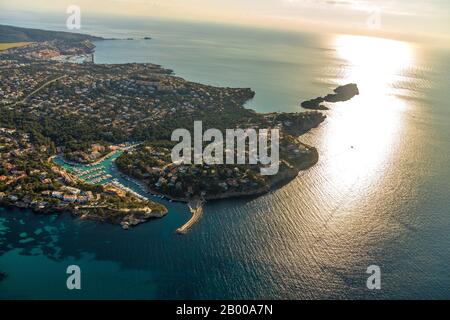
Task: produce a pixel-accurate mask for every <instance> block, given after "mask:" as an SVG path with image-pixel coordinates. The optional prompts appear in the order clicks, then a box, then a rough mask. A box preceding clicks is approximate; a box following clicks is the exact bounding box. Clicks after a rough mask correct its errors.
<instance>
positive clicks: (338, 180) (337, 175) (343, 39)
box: [324, 36, 414, 197]
mask: <svg viewBox="0 0 450 320" xmlns="http://www.w3.org/2000/svg"><path fill="white" fill-rule="evenodd" d="M334 49H335V54H336V56H335V58H336V59H337V61H339V63H340V64H341V65H340V67H339V75H340V77H338V78H337V79H336V82H337V83H336V84H337V85H342V84H347V83H356V84H357V85H358V87H359V91H360V95H359V96H356V97H355V98H353V99H352V100H350V101H347V102H343V103H338V104H335V105H334V106H331V108H332V109H333V110H332V111H330V113H329V119H328V121H329V124H328V128H327V131H326V133H325V136H324V144H325V146H326V148H325V149H326V152H327V157H328V159H329V161H328V162H329V163H330V165H327V169H326V170H329V172H328V177H330V178H331V179H332V180H333V183H332V184H333V186H334V188H338V189H340V191H344V190H346V191H347V192H350V191H351V193H352V197H355V196H357V195H358V194H359V195H362V194H367V192H370V188H371V187H373V184H374V183H375V184H376V183H377V181H378V179H379V178H380V177H382V176H383V174H384V171H385V169H386V167H387V166H388V163H389V160H390V159H391V158H392V157H391V156H392V155H393V154H394V153H395V152H396V151H395V148H396V145H397V143H398V142H399V141H400V139H401V129H402V115H403V111H404V110H405V108H406V107H407V101H405V100H403V99H402V98H401V97H400V94H399V93H400V92H399V91H398V90H399V89H398V84H399V83H400V81H402V79H404V77H406V76H407V71H408V68H409V67H410V66H411V65H412V64H413V63H414V52H413V49H412V46H410V45H409V44H408V43H404V42H400V41H394V40H386V39H381V38H371V37H362V36H338V37H337V38H336V39H335V43H334Z"/></svg>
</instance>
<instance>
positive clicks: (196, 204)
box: [177, 198, 204, 234]
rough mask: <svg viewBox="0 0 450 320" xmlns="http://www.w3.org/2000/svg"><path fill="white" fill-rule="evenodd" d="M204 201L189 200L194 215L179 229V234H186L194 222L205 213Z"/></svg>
mask: <svg viewBox="0 0 450 320" xmlns="http://www.w3.org/2000/svg"><path fill="white" fill-rule="evenodd" d="M203 203H204V201H203V200H201V199H198V198H196V199H193V200H191V201H189V203H188V206H189V210H190V211H191V212H192V217H191V219H189V221H188V222H186V223H185V224H184V225H183V226H181V227H180V228H178V229H177V233H178V234H186V233H187V232H188V231H189V230H190V229H191V228H192V226H193V225H194V224H196V223H197V222H198V221H199V220H200V218H201V217H202V215H203Z"/></svg>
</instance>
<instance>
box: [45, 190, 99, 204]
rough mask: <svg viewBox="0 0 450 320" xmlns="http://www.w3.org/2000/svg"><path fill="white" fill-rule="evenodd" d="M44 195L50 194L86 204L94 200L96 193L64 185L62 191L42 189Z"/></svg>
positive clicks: (53, 196) (67, 200) (56, 197)
mask: <svg viewBox="0 0 450 320" xmlns="http://www.w3.org/2000/svg"><path fill="white" fill-rule="evenodd" d="M42 195H44V196H50V197H52V198H55V199H59V200H62V201H64V202H67V203H81V204H85V203H88V202H90V201H92V200H94V194H93V193H92V192H91V191H81V190H80V189H77V188H73V187H69V186H64V187H62V188H61V190H60V191H49V190H46V191H42Z"/></svg>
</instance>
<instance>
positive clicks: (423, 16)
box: [0, 0, 450, 38]
mask: <svg viewBox="0 0 450 320" xmlns="http://www.w3.org/2000/svg"><path fill="white" fill-rule="evenodd" d="M70 4H76V5H79V6H80V7H81V10H82V13H88V14H92V15H94V14H95V15H111V14H114V15H127V16H158V17H169V18H178V19H187V20H205V21H217V22H226V23H234V24H252V25H259V26H267V27H274V28H290V29H316V30H321V29H322V28H323V29H327V30H329V29H332V30H337V31H346V32H355V33H377V32H378V33H391V34H392V33H394V34H406V35H408V36H419V37H420V36H421V35H432V36H435V37H445V38H447V37H449V35H450V1H449V0H13V1H1V2H0V10H19V11H39V12H44V11H45V12H54V11H57V12H65V10H66V8H67V6H68V5H70Z"/></svg>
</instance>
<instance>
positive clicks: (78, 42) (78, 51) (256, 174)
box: [0, 26, 325, 232]
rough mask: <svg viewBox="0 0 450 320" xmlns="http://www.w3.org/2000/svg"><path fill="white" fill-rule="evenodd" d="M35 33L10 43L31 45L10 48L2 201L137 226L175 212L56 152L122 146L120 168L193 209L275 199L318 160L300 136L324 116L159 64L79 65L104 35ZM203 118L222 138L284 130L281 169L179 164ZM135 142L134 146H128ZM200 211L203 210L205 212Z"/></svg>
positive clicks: (2, 89) (1, 126)
mask: <svg viewBox="0 0 450 320" xmlns="http://www.w3.org/2000/svg"><path fill="white" fill-rule="evenodd" d="M1 27H2V28H3V30H8V28H9V27H6V26H1ZM10 28H13V29H12V30H15V29H14V28H15V27H10ZM11 32H12V31H11ZM17 32H18V31H17V30H16V33H17ZM23 33H24V34H25V36H26V37H25V36H23V35H22V33H20V34H21V35H20V36H18V37H14V35H10V36H8V37H9V38H8V39H9V40H11V41H32V42H31V43H29V44H25V45H23V46H18V47H12V48H9V49H7V50H4V51H1V52H0V80H1V85H0V112H1V114H2V117H1V118H0V152H1V153H0V161H1V162H0V203H1V204H2V205H10V206H16V207H23V208H31V209H33V210H35V211H37V212H42V213H46V212H55V211H56V212H58V211H69V212H72V213H73V214H75V215H77V216H79V217H83V218H89V219H95V220H100V221H107V222H111V223H118V224H121V225H122V227H124V228H125V229H126V228H128V227H130V226H133V225H136V224H139V223H142V222H144V221H147V220H148V219H150V218H155V217H157V218H159V217H162V216H164V215H165V214H166V213H167V209H166V208H165V207H164V206H163V205H161V204H158V203H156V202H153V201H149V200H144V199H141V198H139V197H136V196H135V195H134V194H132V193H130V192H128V191H127V190H123V189H121V188H120V187H119V188H118V187H117V186H114V185H111V184H109V185H101V184H97V183H92V181H91V183H87V182H86V181H83V180H80V179H78V178H77V177H76V176H73V175H71V174H70V173H69V172H67V171H66V170H64V169H63V168H62V167H60V166H58V165H56V164H55V163H54V162H53V161H52V160H51V159H52V158H53V157H54V156H56V155H59V156H61V157H63V158H64V159H66V160H67V161H70V162H73V163H78V164H84V165H92V164H95V163H97V162H98V161H99V160H101V159H103V158H105V157H108V156H109V155H110V154H111V152H114V151H115V150H118V149H120V150H122V154H121V155H120V157H119V158H118V159H117V160H116V167H117V168H118V170H120V172H122V174H124V175H128V176H130V177H132V178H134V179H136V180H138V181H139V182H140V183H142V184H143V185H145V186H146V187H147V188H148V190H149V191H150V192H152V193H154V194H160V195H164V196H165V197H167V198H169V199H173V200H179V201H184V202H191V203H192V201H194V200H195V199H202V201H203V200H214V199H225V198H231V197H242V196H257V195H260V194H263V193H266V192H268V191H270V190H272V189H273V188H277V187H279V186H281V185H284V184H286V183H288V182H289V181H290V180H292V179H294V178H295V177H296V176H297V175H298V173H299V171H300V170H305V169H307V168H309V167H311V166H313V165H314V164H315V163H316V162H317V160H318V152H317V150H316V149H315V148H314V147H313V146H309V145H306V144H304V143H302V142H301V141H300V140H299V136H300V135H301V134H304V133H305V132H308V131H309V130H311V129H312V128H315V127H317V126H318V125H319V124H320V123H321V122H322V121H324V119H325V116H324V115H323V114H322V113H320V112H317V111H311V112H304V113H270V114H259V113H256V112H255V111H253V110H250V109H246V108H245V107H244V104H245V102H246V101H248V100H249V99H252V98H253V96H254V92H253V91H252V90H251V89H249V88H224V87H214V86H208V85H203V84H199V83H193V82H189V81H186V80H185V79H182V78H180V77H177V76H175V75H173V73H172V71H171V70H168V69H165V68H162V67H161V66H159V65H156V64H149V63H128V64H111V65H106V64H94V63H93V59H92V60H90V59H84V60H82V61H83V63H74V62H73V61H74V59H72V57H74V56H75V57H79V56H85V55H92V54H93V52H94V49H95V44H94V43H93V41H97V40H98V41H100V40H102V38H97V37H90V36H87V35H81V36H80V35H79V34H76V35H74V36H70V34H67V33H52V32H48V33H47V32H44V33H43V31H42V30H37V31H36V30H35V31H33V30H31V29H27V30H25V31H23ZM42 34H45V37H44V38H43V40H42V41H41V40H39V39H40V38H39V37H40V35H42ZM38 35H39V37H38ZM218 114H220V116H219V117H218V116H217V115H218ZM194 121H202V122H203V124H204V127H205V128H217V129H219V130H221V131H222V132H224V130H225V129H227V128H255V129H257V128H264V129H267V128H278V129H280V166H279V167H280V170H279V172H278V174H276V175H273V176H263V175H261V174H260V167H261V165H259V164H258V165H206V164H204V165H184V164H174V163H172V162H171V158H170V151H171V149H172V147H173V145H174V143H173V142H172V141H171V134H172V132H173V130H175V129H177V128H187V129H192V126H193V124H194ZM130 142H134V143H133V144H131V145H132V147H128V148H122V147H121V146H122V145H126V144H128V145H130ZM136 142H137V143H136ZM93 181H97V180H95V179H94V180H93ZM197 209H198V206H193V211H194V212H201V211H197ZM200 215H201V214H200ZM197 216H198V215H197ZM194 222H195V221H194ZM189 227H190V226H188V227H187V228H185V229H182V230H181V231H182V232H183V230H187V229H189Z"/></svg>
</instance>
